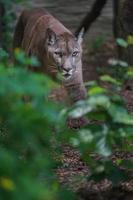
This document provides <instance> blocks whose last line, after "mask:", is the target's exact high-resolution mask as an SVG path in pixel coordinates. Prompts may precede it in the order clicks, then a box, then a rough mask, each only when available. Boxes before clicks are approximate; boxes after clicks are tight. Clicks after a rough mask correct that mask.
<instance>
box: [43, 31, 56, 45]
mask: <svg viewBox="0 0 133 200" xmlns="http://www.w3.org/2000/svg"><path fill="white" fill-rule="evenodd" d="M46 40H47V44H48V45H54V44H55V42H56V40H57V36H56V33H55V32H54V31H53V30H52V29H50V28H48V29H47V31H46Z"/></svg>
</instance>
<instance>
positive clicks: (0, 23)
mask: <svg viewBox="0 0 133 200" xmlns="http://www.w3.org/2000/svg"><path fill="white" fill-rule="evenodd" d="M4 15H5V7H4V5H3V4H2V3H0V47H2V46H3V43H4V42H3V32H4V20H3V17H4Z"/></svg>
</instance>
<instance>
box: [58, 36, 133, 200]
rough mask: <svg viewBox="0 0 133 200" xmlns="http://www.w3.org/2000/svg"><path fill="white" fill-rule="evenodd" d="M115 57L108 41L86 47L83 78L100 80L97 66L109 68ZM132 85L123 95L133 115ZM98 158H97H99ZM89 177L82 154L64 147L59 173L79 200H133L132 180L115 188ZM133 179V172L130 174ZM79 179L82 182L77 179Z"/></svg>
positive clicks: (121, 155) (117, 153)
mask: <svg viewBox="0 0 133 200" xmlns="http://www.w3.org/2000/svg"><path fill="white" fill-rule="evenodd" d="M112 57H116V47H115V45H114V42H113V40H112V39H111V40H108V41H105V42H104V43H103V44H102V46H100V48H99V49H93V50H91V51H89V53H88V50H87V48H86V47H84V55H83V74H84V80H85V81H88V80H94V79H97V78H98V73H97V70H96V68H97V66H98V67H103V66H107V63H108V59H109V58H112ZM132 86H133V85H132V83H130V84H129V85H124V87H123V90H122V91H121V95H122V96H123V98H124V100H125V104H126V106H127V108H128V110H129V112H131V113H132V112H133V87H132ZM96 157H97V156H96ZM127 157H128V158H129V159H130V160H132V161H133V153H132V154H129V153H125V152H120V151H117V150H116V151H115V152H114V154H113V155H112V157H111V159H112V160H115V159H117V158H122V159H124V158H127ZM89 174H90V171H89V167H88V166H86V165H85V163H84V162H82V160H81V157H80V153H79V152H78V151H77V150H75V149H73V148H71V147H70V146H64V147H63V154H62V167H60V168H59V169H57V175H58V177H59V180H60V182H61V184H63V185H64V184H65V185H67V186H68V187H70V188H71V189H72V190H74V191H75V192H76V193H77V194H78V197H77V199H79V200H133V180H132V181H130V182H125V183H121V184H120V185H118V186H117V187H114V186H113V185H112V183H111V181H109V180H107V179H104V180H102V181H100V182H94V181H87V176H88V175H89ZM131 176H133V171H132V172H131ZM77 177H80V178H77Z"/></svg>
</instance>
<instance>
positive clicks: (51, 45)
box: [47, 31, 82, 79]
mask: <svg viewBox="0 0 133 200" xmlns="http://www.w3.org/2000/svg"><path fill="white" fill-rule="evenodd" d="M47 51H48V53H49V56H50V58H51V59H52V61H53V64H54V65H56V67H57V68H58V70H59V72H60V73H61V74H62V75H63V77H64V78H65V79H69V78H70V77H72V75H73V73H74V72H75V71H76V70H77V65H78V63H79V62H81V54H82V48H81V44H80V42H79V41H78V39H77V38H75V37H74V36H73V35H70V34H68V33H64V34H62V35H59V36H56V34H55V33H54V32H53V31H50V33H49V37H48V42H47Z"/></svg>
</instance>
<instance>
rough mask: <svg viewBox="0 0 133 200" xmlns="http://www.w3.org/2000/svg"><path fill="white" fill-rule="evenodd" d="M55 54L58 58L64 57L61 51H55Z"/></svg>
mask: <svg viewBox="0 0 133 200" xmlns="http://www.w3.org/2000/svg"><path fill="white" fill-rule="evenodd" d="M54 54H55V55H56V56H59V57H62V56H63V53H62V52H60V51H55V52H54Z"/></svg>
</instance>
